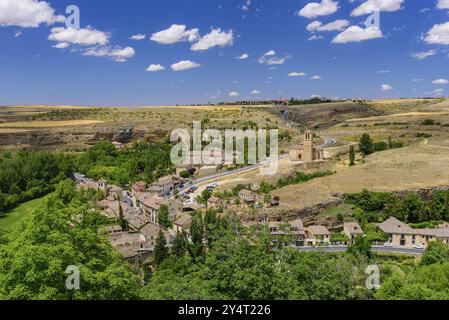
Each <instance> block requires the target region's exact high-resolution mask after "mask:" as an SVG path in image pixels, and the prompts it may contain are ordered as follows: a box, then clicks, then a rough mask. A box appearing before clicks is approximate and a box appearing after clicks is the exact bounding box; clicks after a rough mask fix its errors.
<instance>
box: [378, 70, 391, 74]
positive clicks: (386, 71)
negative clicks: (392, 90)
mask: <svg viewBox="0 0 449 320" xmlns="http://www.w3.org/2000/svg"><path fill="white" fill-rule="evenodd" d="M390 72H391V71H390V70H379V71H377V73H380V74H388V73H390Z"/></svg>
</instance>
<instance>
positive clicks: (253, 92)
mask: <svg viewBox="0 0 449 320" xmlns="http://www.w3.org/2000/svg"><path fill="white" fill-rule="evenodd" d="M261 93H262V92H260V91H259V90H257V89H254V90H253V91H251V94H252V95H254V96H257V95H259V94H261Z"/></svg>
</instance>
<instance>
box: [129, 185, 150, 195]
mask: <svg viewBox="0 0 449 320" xmlns="http://www.w3.org/2000/svg"><path fill="white" fill-rule="evenodd" d="M146 190H147V184H146V183H145V182H144V181H139V182H136V183H134V184H133V185H132V187H131V194H132V195H133V197H136V196H137V195H140V194H142V193H145V191H146Z"/></svg>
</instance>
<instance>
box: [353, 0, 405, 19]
mask: <svg viewBox="0 0 449 320" xmlns="http://www.w3.org/2000/svg"><path fill="white" fill-rule="evenodd" d="M404 1H405V0H368V1H366V2H364V3H362V4H361V5H360V6H358V7H357V8H355V9H354V10H353V11H352V12H351V16H353V17H359V16H363V15H366V14H371V13H373V12H374V10H377V9H378V10H379V11H385V12H394V11H398V10H401V9H402V4H403V3H404Z"/></svg>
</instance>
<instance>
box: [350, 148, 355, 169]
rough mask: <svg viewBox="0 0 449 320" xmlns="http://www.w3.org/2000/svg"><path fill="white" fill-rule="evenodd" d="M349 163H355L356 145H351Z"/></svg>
mask: <svg viewBox="0 0 449 320" xmlns="http://www.w3.org/2000/svg"><path fill="white" fill-rule="evenodd" d="M349 165H350V166H354V165H355V149H354V146H351V147H350V148H349Z"/></svg>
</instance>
